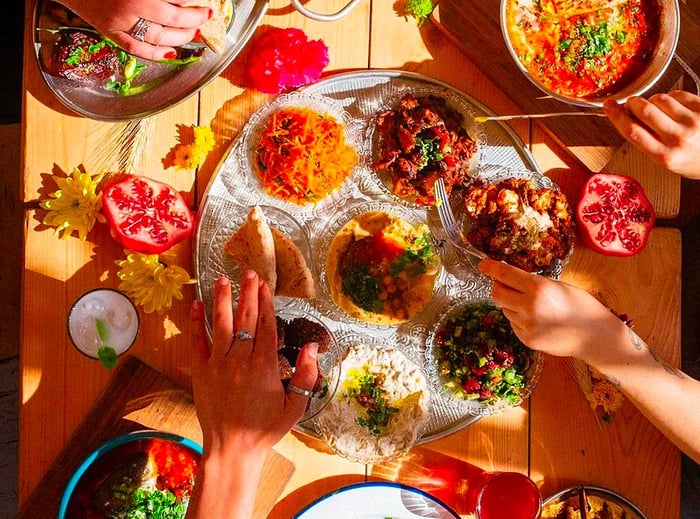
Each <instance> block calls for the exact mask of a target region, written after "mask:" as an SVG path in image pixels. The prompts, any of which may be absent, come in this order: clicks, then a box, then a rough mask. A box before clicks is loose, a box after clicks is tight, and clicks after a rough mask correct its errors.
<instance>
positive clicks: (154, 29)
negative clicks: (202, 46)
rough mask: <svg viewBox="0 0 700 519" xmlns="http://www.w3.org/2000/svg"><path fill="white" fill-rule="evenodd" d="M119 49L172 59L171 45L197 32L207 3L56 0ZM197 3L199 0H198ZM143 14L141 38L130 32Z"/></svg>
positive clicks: (208, 12) (208, 10) (207, 12)
mask: <svg viewBox="0 0 700 519" xmlns="http://www.w3.org/2000/svg"><path fill="white" fill-rule="evenodd" d="M59 2H60V3H62V4H63V5H65V6H66V7H68V8H69V9H70V10H72V11H74V12H75V13H76V14H77V15H78V16H80V17H81V18H82V19H83V20H85V21H86V22H87V23H89V24H90V25H92V26H93V27H94V28H95V29H97V30H98V31H99V32H100V33H101V34H103V35H104V36H106V37H107V38H109V39H110V40H112V41H114V42H115V43H116V44H117V45H119V46H120V47H121V48H122V49H124V50H125V51H127V52H129V53H130V54H133V55H135V56H140V57H142V58H146V59H150V60H163V59H172V58H174V57H175V56H176V51H175V48H174V47H177V46H180V45H184V44H185V43H188V42H190V41H192V40H194V39H195V38H197V36H199V29H198V27H199V26H200V25H202V24H203V23H204V22H206V21H207V20H209V18H211V16H212V15H213V11H212V9H211V8H209V7H183V5H185V4H192V3H195V2H193V1H192V0H105V1H100V0H59ZM199 3H201V2H199ZM141 18H143V19H144V20H147V21H148V22H149V24H150V25H149V26H148V30H147V32H146V34H145V36H144V40H143V41H140V40H138V39H136V38H134V36H132V34H131V32H132V31H133V29H134V26H135V25H136V23H137V22H138V21H139V19H141Z"/></svg>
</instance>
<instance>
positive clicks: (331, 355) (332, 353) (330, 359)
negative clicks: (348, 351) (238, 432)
mask: <svg viewBox="0 0 700 519" xmlns="http://www.w3.org/2000/svg"><path fill="white" fill-rule="evenodd" d="M275 314H276V316H277V317H278V318H280V319H282V320H284V321H285V322H286V323H289V322H291V321H293V320H295V319H306V320H308V321H310V322H311V323H313V325H315V327H316V328H318V327H320V330H323V332H325V333H326V334H327V336H328V341H327V349H326V350H325V351H323V352H321V351H319V353H318V357H317V360H318V368H319V373H320V375H321V376H322V377H323V382H322V388H321V389H320V390H319V391H317V392H316V393H314V394H313V395H312V396H311V398H309V404H308V406H307V408H306V411H305V412H304V416H303V417H302V418H301V420H299V423H303V422H306V421H307V420H311V419H312V418H314V417H315V416H317V415H318V414H319V413H320V412H321V411H323V409H324V408H325V407H326V406H327V405H328V402H330V401H331V399H332V398H333V397H334V396H335V394H336V391H337V389H338V382H339V380H340V372H339V370H338V369H337V367H338V366H339V365H340V361H341V358H342V354H343V351H344V350H343V347H342V346H341V345H340V344H339V343H338V341H337V340H336V338H335V336H334V334H333V333H332V332H331V331H330V330H329V329H328V327H327V326H326V325H325V323H324V322H323V320H321V319H320V318H319V317H317V316H316V315H313V314H312V313H310V312H306V311H304V310H302V309H300V308H295V307H292V306H287V307H284V308H280V309H277V310H276V311H275ZM278 327H279V319H278ZM285 330H287V332H288V331H289V328H287V327H285ZM285 335H286V334H285ZM277 339H278V342H280V343H281V342H284V339H285V338H284V337H283V336H282V334H281V333H280V332H279V329H278V337H277ZM287 339H291V337H287ZM311 340H316V338H315V337H312V336H308V337H306V336H305V337H304V339H303V340H302V341H299V340H296V341H294V340H292V341H289V340H288V341H287V342H286V343H285V344H291V342H295V343H296V342H303V344H305V343H306V342H308V341H311ZM316 342H319V345H320V342H321V341H318V340H316ZM303 344H300V346H303ZM294 350H295V348H289V349H287V348H284V349H280V354H282V355H285V353H286V352H289V354H288V355H285V357H286V358H287V360H289V362H290V365H291V366H292V367H294V365H295V363H296V357H295V351H294ZM296 353H298V351H296ZM289 357H293V358H291V359H290V358H289Z"/></svg>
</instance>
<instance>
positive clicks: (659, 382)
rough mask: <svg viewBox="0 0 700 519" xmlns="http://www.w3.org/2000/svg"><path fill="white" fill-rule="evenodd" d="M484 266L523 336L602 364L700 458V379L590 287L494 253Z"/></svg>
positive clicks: (534, 344)
mask: <svg viewBox="0 0 700 519" xmlns="http://www.w3.org/2000/svg"><path fill="white" fill-rule="evenodd" d="M479 270H481V272H482V273H483V274H485V275H487V276H489V277H490V278H492V279H493V288H492V298H493V299H494V301H496V303H498V304H499V305H501V307H502V310H503V314H504V315H505V316H506V317H507V318H508V319H509V320H510V322H511V325H512V327H513V330H514V331H515V333H516V334H517V335H518V337H519V338H520V340H522V341H523V342H524V343H525V344H527V345H528V346H529V347H530V348H532V349H535V350H539V351H543V352H545V353H549V354H551V355H556V356H569V357H575V358H578V359H581V360H583V361H584V362H586V363H587V364H589V365H591V366H593V367H594V368H596V369H598V370H599V371H600V372H601V373H603V374H604V375H605V376H606V377H607V378H608V379H609V380H610V381H611V382H613V383H614V384H616V385H618V386H619V388H620V389H621V390H622V391H623V392H624V393H625V395H626V396H627V398H629V400H630V401H632V402H633V403H634V404H635V405H636V406H637V408H638V409H639V410H640V411H641V412H642V414H644V416H646V417H647V418H648V419H649V421H650V422H652V423H653V424H654V425H655V426H656V427H657V428H658V429H659V430H660V431H661V432H662V433H664V434H665V435H666V436H667V437H668V438H669V439H670V440H671V441H672V442H673V443H674V444H675V445H676V446H677V447H678V448H679V449H681V450H682V451H683V452H685V453H686V454H687V455H688V456H690V457H691V458H693V459H694V460H695V461H696V462H700V436H698V434H697V431H699V430H700V414H698V412H697V408H698V406H699V405H700V381H698V380H695V379H693V378H691V377H689V376H688V375H686V374H685V373H683V372H681V371H680V370H678V369H676V368H673V367H672V366H669V365H668V364H666V363H665V362H664V361H663V360H662V359H660V358H659V357H658V356H657V355H655V354H654V352H653V351H652V350H651V349H650V348H649V347H648V346H647V345H646V344H645V343H644V341H643V340H642V339H640V338H639V337H638V336H637V335H636V334H635V333H634V332H633V331H632V330H631V329H630V328H629V327H628V326H626V325H625V324H624V323H623V322H622V321H621V320H620V319H619V318H618V317H617V316H616V315H615V314H613V313H612V312H611V311H610V310H609V309H608V308H606V307H605V306H604V305H602V304H601V303H600V302H599V301H598V300H597V299H595V298H594V297H593V296H591V295H590V294H588V293H587V292H585V291H584V290H581V289H579V288H576V287H574V286H572V285H569V284H567V283H564V282H560V281H554V280H552V279H549V278H546V277H543V276H538V275H536V274H530V273H527V272H525V271H522V270H520V269H517V268H515V267H512V266H510V265H507V264H505V263H500V262H496V261H493V260H488V259H487V260H483V261H482V262H481V263H480V264H479Z"/></svg>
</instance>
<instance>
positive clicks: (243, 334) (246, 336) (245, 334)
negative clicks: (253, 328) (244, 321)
mask: <svg viewBox="0 0 700 519" xmlns="http://www.w3.org/2000/svg"><path fill="white" fill-rule="evenodd" d="M252 338H253V336H252V335H251V334H250V332H249V331H248V330H238V331H237V332H236V339H240V340H242V341H250V340H251V339H252Z"/></svg>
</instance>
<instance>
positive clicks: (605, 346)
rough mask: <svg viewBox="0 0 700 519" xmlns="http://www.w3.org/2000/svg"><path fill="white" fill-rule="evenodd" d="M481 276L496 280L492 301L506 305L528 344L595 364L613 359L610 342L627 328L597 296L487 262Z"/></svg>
mask: <svg viewBox="0 0 700 519" xmlns="http://www.w3.org/2000/svg"><path fill="white" fill-rule="evenodd" d="M479 270H480V271H481V272H482V274H484V275H486V276H488V277H490V278H492V279H493V287H492V289H491V298H492V299H493V300H494V301H495V302H496V303H497V304H498V305H500V306H501V309H502V310H503V314H504V315H505V316H506V317H507V318H508V320H509V321H510V323H511V326H512V327H513V331H514V332H515V333H516V334H517V336H518V337H519V338H520V340H521V341H523V343H525V344H526V345H527V346H529V347H530V348H532V349H534V350H539V351H542V352H545V353H549V354H551V355H556V356H565V357H576V358H578V359H581V360H584V361H586V362H588V363H592V364H595V363H597V362H599V361H601V360H604V359H607V358H609V357H611V356H613V354H614V352H613V351H610V348H609V345H610V344H618V343H619V342H618V341H614V338H615V337H616V336H618V334H622V335H621V337H627V335H626V333H627V330H626V326H625V325H624V324H623V323H622V321H620V320H619V319H618V318H617V317H616V316H615V314H613V313H612V312H611V311H610V310H609V309H608V308H606V307H605V306H604V305H603V304H601V303H600V302H599V301H598V300H597V299H596V298H594V297H593V296H591V295H590V294H588V293H587V292H585V291H584V290H581V289H579V288H577V287H574V286H573V285H569V284H567V283H564V282H560V281H555V280H553V279H550V278H546V277H544V276H539V275H537V274H531V273H528V272H525V271H523V270H520V269H518V268H516V267H513V266H511V265H508V264H506V263H503V262H499V261H494V260H490V259H485V260H483V261H481V262H480V263H479Z"/></svg>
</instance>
